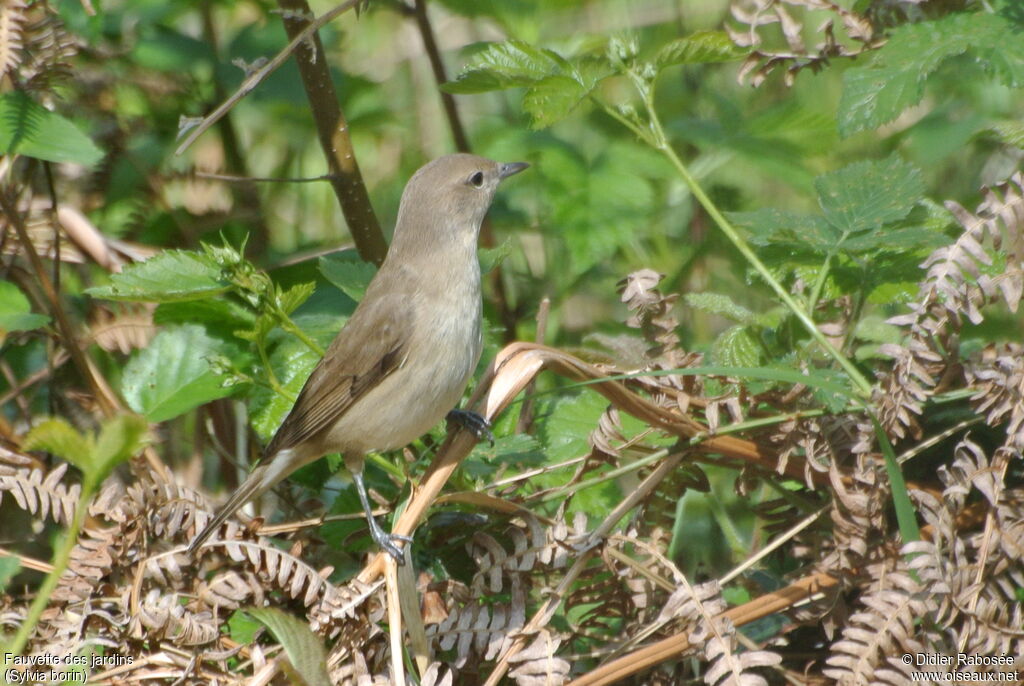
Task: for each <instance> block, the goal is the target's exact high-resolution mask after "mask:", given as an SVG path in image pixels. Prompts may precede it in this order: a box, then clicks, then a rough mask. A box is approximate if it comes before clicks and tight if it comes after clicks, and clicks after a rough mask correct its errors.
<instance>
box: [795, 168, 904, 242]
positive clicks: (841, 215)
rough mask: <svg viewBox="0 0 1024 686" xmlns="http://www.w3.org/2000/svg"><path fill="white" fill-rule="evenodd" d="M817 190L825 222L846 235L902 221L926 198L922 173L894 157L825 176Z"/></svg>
mask: <svg viewBox="0 0 1024 686" xmlns="http://www.w3.org/2000/svg"><path fill="white" fill-rule="evenodd" d="M814 187H815V188H816V189H817V191H818V203H819V204H820V205H821V209H822V210H823V211H824V213H825V218H826V219H827V220H828V222H829V223H830V224H832V225H833V226H834V227H836V228H837V229H839V230H840V231H842V232H846V233H857V232H862V231H870V230H872V229H878V228H880V227H881V226H882V225H883V224H888V223H890V222H895V221H899V220H900V219H903V218H904V217H906V216H907V215H908V214H909V213H910V210H912V209H913V208H914V205H916V204H917V203H918V201H919V200H920V199H921V197H922V196H923V195H924V182H923V181H922V180H921V173H920V172H919V171H918V169H917V168H916V167H915V166H914V165H912V164H909V163H907V162H904V161H903V160H901V159H899V158H898V157H896V156H895V155H894V156H892V157H890V158H889V159H886V160H881V161H874V160H867V161H863V162H854V163H853V164H851V165H848V166H846V167H843V168H842V169H839V170H837V171H834V172H830V173H828V174H822V175H821V176H819V177H818V178H817V179H815V181H814ZM872 247H873V246H872Z"/></svg>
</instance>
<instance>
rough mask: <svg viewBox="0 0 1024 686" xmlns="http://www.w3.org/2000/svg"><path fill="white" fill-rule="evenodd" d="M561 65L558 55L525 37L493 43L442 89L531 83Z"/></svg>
mask: <svg viewBox="0 0 1024 686" xmlns="http://www.w3.org/2000/svg"><path fill="white" fill-rule="evenodd" d="M562 68H563V64H562V61H560V58H558V56H557V55H555V54H554V53H552V52H550V51H546V50H541V49H539V48H535V47H534V46H532V45H530V44H528V43H525V42H523V41H520V40H510V41H506V42H504V43H492V44H491V45H489V46H488V47H487V48H486V49H485V50H482V51H480V52H478V53H477V54H476V55H475V56H474V58H473V61H472V62H471V63H470V64H469V66H468V67H467V68H466V70H465V71H464V72H463V73H462V74H460V75H459V77H458V78H456V79H455V80H454V81H451V82H449V83H446V84H444V86H442V89H443V90H445V91H447V92H449V93H482V92H485V91H492V90H501V89H505V88H517V87H521V86H529V85H531V84H533V83H536V82H537V81H540V80H541V79H543V78H545V77H547V76H550V75H552V74H555V73H557V72H559V71H561V70H562Z"/></svg>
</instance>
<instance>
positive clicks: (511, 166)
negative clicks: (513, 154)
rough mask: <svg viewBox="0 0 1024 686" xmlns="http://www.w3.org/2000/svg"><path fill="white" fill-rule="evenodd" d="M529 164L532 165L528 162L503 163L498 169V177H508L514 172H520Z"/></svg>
mask: <svg viewBox="0 0 1024 686" xmlns="http://www.w3.org/2000/svg"><path fill="white" fill-rule="evenodd" d="M529 166H530V165H528V164H527V163H526V162H506V163H504V164H503V165H501V169H500V170H499V171H498V178H500V179H507V178H508V177H510V176H512V175H513V174H518V173H519V172H521V171H523V170H524V169H526V168H527V167H529Z"/></svg>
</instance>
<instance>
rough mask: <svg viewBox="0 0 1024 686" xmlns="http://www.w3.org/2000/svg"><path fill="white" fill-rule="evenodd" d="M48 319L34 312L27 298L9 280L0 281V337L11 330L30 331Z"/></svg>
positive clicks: (48, 319)
mask: <svg viewBox="0 0 1024 686" xmlns="http://www.w3.org/2000/svg"><path fill="white" fill-rule="evenodd" d="M49 321H50V318H49V317H47V316H46V315H43V314H34V313H33V312H32V306H31V305H30V304H29V302H28V298H26V297H25V294H24V293H22V292H21V289H19V288H18V287H17V286H15V285H14V284H13V283H11V282H10V281H0V339H3V337H4V335H6V334H8V333H10V332H12V331H31V330H32V329H38V328H39V327H41V326H43V325H45V324H46V323H47V322H49Z"/></svg>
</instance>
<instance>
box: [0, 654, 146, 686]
mask: <svg viewBox="0 0 1024 686" xmlns="http://www.w3.org/2000/svg"><path fill="white" fill-rule="evenodd" d="M132 662H133V658H132V656H131V655H127V656H126V655H53V654H51V653H40V654H38V655H15V654H13V653H4V665H3V666H4V679H6V681H7V683H8V684H41V683H48V684H60V683H75V684H84V683H85V682H86V680H87V679H88V678H89V672H88V671H87V670H90V669H109V668H111V667H122V666H124V665H130V664H132Z"/></svg>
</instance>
